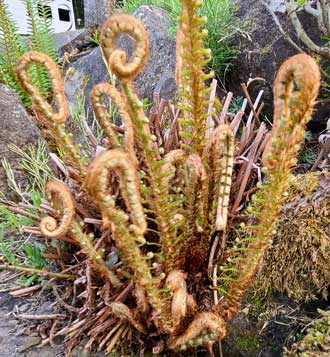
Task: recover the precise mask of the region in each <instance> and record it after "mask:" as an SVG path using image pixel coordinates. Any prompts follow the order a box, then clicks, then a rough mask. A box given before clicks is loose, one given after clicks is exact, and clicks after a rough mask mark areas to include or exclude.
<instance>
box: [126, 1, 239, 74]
mask: <svg viewBox="0 0 330 357" xmlns="http://www.w3.org/2000/svg"><path fill="white" fill-rule="evenodd" d="M122 4H123V5H122V9H123V11H124V12H126V13H132V12H134V11H135V10H136V9H137V8H138V7H139V6H141V5H154V6H158V7H160V8H162V9H164V10H166V11H167V12H168V13H169V16H170V19H171V23H172V32H173V33H174V32H175V31H176V27H177V18H178V16H179V15H180V11H181V1H180V0H124V1H123V2H122ZM199 15H200V16H206V17H207V20H208V21H207V23H206V24H205V28H206V29H207V31H208V35H207V36H206V37H205V40H204V42H205V46H206V47H207V48H210V49H211V50H212V59H211V61H210V62H209V64H208V66H209V67H210V68H211V69H212V70H214V71H215V73H216V75H217V76H220V78H223V76H224V72H225V70H226V69H227V67H228V66H230V63H231V62H232V60H233V59H234V58H235V55H236V50H235V46H234V43H233V39H234V36H235V35H236V34H237V33H238V32H239V31H241V30H240V29H239V27H238V24H237V21H238V20H237V19H235V17H234V15H233V8H232V5H231V1H230V0H205V1H204V2H203V6H202V7H201V8H200V9H199Z"/></svg>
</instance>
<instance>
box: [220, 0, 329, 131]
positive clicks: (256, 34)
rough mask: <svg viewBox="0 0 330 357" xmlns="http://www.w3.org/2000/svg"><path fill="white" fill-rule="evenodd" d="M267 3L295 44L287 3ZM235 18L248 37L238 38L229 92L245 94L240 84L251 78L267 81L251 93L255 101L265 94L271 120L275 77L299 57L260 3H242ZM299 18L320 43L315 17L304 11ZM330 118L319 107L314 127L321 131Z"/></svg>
mask: <svg viewBox="0 0 330 357" xmlns="http://www.w3.org/2000/svg"><path fill="white" fill-rule="evenodd" d="M265 1H266V2H267V3H268V5H269V6H270V8H271V9H272V10H273V11H274V12H275V13H276V16H277V18H278V20H279V22H280V23H281V25H282V26H283V28H284V29H286V30H288V31H289V34H290V36H291V37H292V38H293V39H294V41H297V39H296V36H295V33H294V31H293V29H292V28H291V26H290V22H289V21H288V18H287V13H286V7H285V1H284V0H265ZM236 16H237V17H238V18H239V19H240V20H241V27H242V28H245V30H246V32H247V33H248V34H249V36H246V37H240V38H237V44H238V45H239V48H238V55H237V58H236V60H234V63H233V67H232V71H231V75H230V78H229V80H228V85H227V89H228V90H230V91H233V92H234V94H235V95H242V91H241V86H240V84H241V83H246V82H247V81H248V80H249V78H262V79H264V81H262V80H259V81H255V82H253V84H252V85H251V86H250V87H249V91H250V94H251V96H252V97H253V98H255V97H256V95H257V93H258V92H259V90H261V89H263V90H264V91H265V94H264V102H265V107H264V110H263V113H264V114H266V115H267V117H268V118H270V119H271V118H272V113H273V106H272V103H273V96H272V87H273V81H274V79H275V75H276V73H277V71H278V69H279V67H280V65H281V64H282V63H283V62H284V61H285V60H286V59H287V58H289V57H290V56H292V55H294V54H296V53H297V50H296V49H295V48H293V47H292V46H291V45H290V44H289V43H288V42H287V41H286V40H285V39H284V37H283V35H282V33H281V32H280V31H279V29H278V27H277V26H276V24H275V22H274V20H273V18H272V16H271V15H270V13H269V12H268V11H267V9H266V7H265V6H264V5H263V4H262V2H261V1H260V0H258V1H256V0H244V1H240V2H239V4H238V6H237V12H236ZM299 18H300V20H301V22H302V23H303V26H304V28H305V29H306V30H307V31H308V34H309V35H310V36H311V38H312V39H313V40H314V41H316V42H318V41H319V39H318V37H319V34H320V32H319V30H318V27H317V23H316V21H315V20H314V18H312V16H311V15H309V14H307V13H306V12H305V11H300V12H299ZM298 43H299V42H298ZM299 44H300V43H299ZM300 45H301V44H300ZM329 117H330V110H329V109H327V108H325V107H321V106H319V107H318V110H317V111H315V112H314V116H313V121H312V126H313V125H314V127H315V129H316V130H320V129H322V128H323V127H324V126H325V125H326V122H327V119H328V118H329Z"/></svg>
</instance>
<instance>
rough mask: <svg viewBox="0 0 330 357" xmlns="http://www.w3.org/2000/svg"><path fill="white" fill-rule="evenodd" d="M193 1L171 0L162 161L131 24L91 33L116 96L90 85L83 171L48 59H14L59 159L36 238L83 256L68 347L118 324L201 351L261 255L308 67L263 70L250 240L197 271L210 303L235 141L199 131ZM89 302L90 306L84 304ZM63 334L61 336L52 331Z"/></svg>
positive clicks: (202, 116)
mask: <svg viewBox="0 0 330 357" xmlns="http://www.w3.org/2000/svg"><path fill="white" fill-rule="evenodd" d="M200 6H201V2H200V1H197V0H182V12H181V16H180V19H179V31H178V35H177V41H178V46H177V48H178V52H177V55H178V58H177V79H178V84H179V86H180V93H181V105H180V107H181V115H180V120H179V124H180V127H181V135H180V140H181V141H180V143H179V145H178V147H177V148H176V149H174V150H171V151H169V152H167V153H165V152H164V148H163V147H160V146H159V145H158V143H157V140H156V137H155V136H154V135H153V134H152V132H151V128H150V126H149V118H147V116H146V115H145V113H144V111H143V104H142V102H141V101H140V100H139V99H138V97H137V95H136V93H135V89H134V85H133V80H134V78H135V77H136V76H137V75H138V74H139V72H140V71H141V70H142V68H143V66H144V64H145V63H146V61H147V57H148V50H149V40H148V34H147V32H146V30H145V28H144V26H143V25H142V23H140V22H139V21H138V20H137V19H135V18H134V17H131V16H128V15H120V14H117V15H114V16H112V17H111V18H109V19H108V20H107V21H106V22H105V24H104V26H103V29H102V31H101V36H100V43H101V46H102V48H103V55H104V58H105V60H106V61H107V63H108V67H109V69H110V70H111V71H112V73H113V74H114V75H115V76H116V78H117V79H118V82H119V85H120V90H119V89H117V87H115V86H114V85H112V84H109V83H100V84H98V85H96V86H95V87H94V88H93V90H92V92H91V94H90V95H91V103H92V105H93V109H94V111H95V114H96V117H97V119H98V120H99V122H100V125H101V127H102V129H103V131H104V133H105V135H106V138H107V148H106V149H105V150H103V151H102V152H101V153H99V154H98V155H96V157H95V158H93V160H92V162H91V163H90V164H89V166H87V165H86V158H85V157H84V156H83V153H82V152H81V151H80V148H79V147H77V146H75V145H74V144H73V142H72V136H71V135H70V134H67V133H66V132H65V128H64V123H65V120H66V117H67V104H66V100H65V97H64V91H63V83H62V78H61V75H60V72H59V70H58V68H57V67H56V64H55V63H54V61H53V60H52V59H51V58H50V57H49V56H47V55H45V54H42V53H40V52H35V51H30V52H28V53H26V54H24V55H23V56H22V57H21V58H20V59H19V61H18V66H17V74H18V77H19V81H20V83H21V85H22V87H23V88H24V89H25V90H26V91H27V92H28V93H29V94H30V95H31V98H32V100H33V103H34V106H35V108H36V109H37V111H38V114H39V119H40V120H41V121H42V122H43V123H44V124H45V125H46V127H47V129H48V130H49V131H50V132H52V135H53V137H55V138H56V139H57V140H56V142H57V143H58V145H59V146H60V148H61V150H62V151H63V152H65V154H66V157H65V164H66V167H67V181H68V182H67V184H65V183H64V182H61V181H59V180H51V181H49V182H48V183H47V185H46V188H45V192H46V195H47V197H48V200H49V202H50V203H51V204H52V207H51V208H47V209H46V210H45V211H44V212H45V213H46V215H45V216H44V217H42V219H41V221H40V225H39V229H38V232H39V233H40V234H42V235H43V236H44V237H46V238H48V239H52V240H53V239H63V238H65V239H69V240H70V241H71V242H74V244H76V245H79V246H80V248H81V252H82V253H83V254H84V255H85V256H86V257H87V263H86V264H87V265H86V280H87V283H86V287H87V296H88V298H87V302H86V304H87V305H86V306H85V308H84V309H83V311H82V313H81V314H80V315H79V319H80V321H79V320H78V321H76V324H77V325H78V327H76V326H72V327H70V334H69V338H70V339H69V340H68V348H69V349H70V348H72V347H73V346H74V345H75V344H76V342H77V340H76V339H79V338H80V336H81V335H82V331H85V332H86V334H87V335H88V336H90V340H89V341H88V343H87V345H86V348H90V347H91V346H92V345H93V343H95V342H96V341H100V344H99V347H100V348H101V349H102V348H105V347H106V350H107V352H109V351H111V349H112V348H113V347H114V345H115V344H116V343H117V342H118V340H119V338H120V336H126V334H128V331H131V330H132V328H135V329H136V330H138V331H139V332H140V333H141V334H142V335H144V336H145V339H148V335H149V334H150V333H151V332H152V335H153V336H156V335H157V336H160V340H161V341H162V340H164V339H165V340H166V346H167V348H168V349H170V350H175V351H176V350H186V349H188V348H192V347H196V346H199V345H203V346H209V347H210V348H211V346H212V345H213V343H214V342H215V341H219V340H221V339H222V338H223V337H225V336H226V334H227V323H228V321H229V320H230V319H231V318H232V317H233V316H234V314H235V313H236V312H237V310H238V308H239V306H240V302H241V300H242V297H243V294H244V292H245V291H246V290H247V288H248V287H249V286H250V285H251V284H252V281H253V275H254V273H255V271H256V270H257V269H258V266H259V262H260V260H261V259H262V257H263V254H264V252H265V250H266V248H267V245H268V240H269V237H270V235H271V231H272V229H273V225H274V222H275V221H276V218H277V215H278V212H279V208H280V205H281V202H282V195H283V193H284V192H285V190H286V187H287V181H288V176H289V171H290V168H291V166H293V165H294V164H295V157H296V155H297V153H298V150H299V145H300V143H301V142H302V140H303V137H304V130H305V126H306V123H307V122H308V120H309V118H310V115H311V112H312V108H313V105H314V102H315V100H316V97H317V94H318V89H319V84H320V74H319V69H318V66H317V64H316V62H315V61H314V60H313V59H312V58H310V57H309V56H307V55H297V56H295V57H293V58H291V59H290V60H288V61H287V62H286V63H285V64H284V65H283V66H282V67H281V69H280V71H279V73H278V75H277V78H276V80H275V85H274V97H275V113H274V127H273V131H272V135H271V137H270V140H269V142H268V143H267V145H266V149H265V153H264V163H265V169H264V170H265V174H266V182H265V184H263V185H261V187H260V190H259V192H258V193H257V194H256V195H255V196H254V198H253V200H252V203H251V205H250V207H249V208H248V209H247V212H249V213H250V214H253V218H254V219H253V220H252V221H253V225H251V226H250V227H249V232H250V236H247V237H245V238H244V239H242V240H241V241H239V242H236V244H235V245H231V244H228V245H227V246H225V247H224V248H225V249H224V254H222V255H221V254H219V257H218V260H217V261H216V262H214V261H211V272H213V275H214V276H215V277H216V276H217V275H218V280H217V283H218V285H217V286H215V290H219V291H220V293H221V295H222V298H221V299H220V300H219V296H218V295H216V298H215V300H214V302H212V300H211V296H212V291H210V290H209V279H210V276H209V272H210V270H209V267H208V266H207V258H208V257H209V256H210V255H211V252H210V250H211V251H212V249H213V248H212V249H210V248H211V243H212V241H213V239H215V238H216V237H218V238H219V237H223V236H224V234H225V233H226V231H227V230H228V229H229V227H230V225H228V224H227V220H228V206H229V194H230V186H231V181H232V169H233V155H234V150H235V141H234V136H233V132H232V129H231V127H230V126H229V125H228V124H220V125H217V127H216V128H215V129H214V130H212V133H211V134H209V133H208V130H207V129H208V128H207V126H206V118H207V117H208V116H209V113H207V111H206V107H207V105H208V104H209V102H208V101H207V100H206V97H207V94H208V93H209V91H210V89H209V88H207V87H206V86H205V83H204V82H205V80H206V79H207V78H209V77H210V75H206V74H204V72H203V68H204V66H205V64H206V63H208V61H209V60H210V51H209V50H207V49H204V47H203V39H204V38H205V36H206V32H205V31H204V30H202V26H203V24H204V23H205V18H202V17H200V16H199V15H198V13H199V12H198V9H199V7H200ZM122 33H126V34H129V35H130V36H131V37H132V38H133V40H134V42H135V46H134V50H133V54H132V56H131V57H130V59H129V60H128V59H127V57H126V53H125V52H123V51H122V50H119V49H117V48H116V45H115V43H116V38H117V36H119V35H120V34H122ZM36 63H37V64H42V65H44V66H45V69H46V70H47V72H48V75H49V77H50V79H51V81H52V86H53V93H54V98H55V102H56V103H54V105H51V104H50V103H49V102H48V101H47V100H46V99H45V98H44V97H43V96H42V95H41V91H40V88H38V87H36V86H35V85H34V84H33V80H32V77H31V74H30V72H29V69H30V67H31V66H32V65H33V64H36ZM108 100H111V102H112V103H113V104H114V105H115V106H116V107H117V109H118V113H119V115H120V116H121V118H122V122H123V124H124V130H120V131H118V128H117V127H115V126H114V125H113V124H112V123H111V120H110V118H109V113H108V111H107V102H108ZM91 217H93V218H91ZM112 240H113V241H114V243H112ZM114 250H117V251H119V254H120V257H121V260H122V261H121V263H120V265H119V266H117V267H116V266H115V265H113V264H112V265H110V267H111V268H109V267H108V265H109V257H110V256H112V255H111V254H112V252H113V251H114ZM217 266H219V270H218V269H217ZM79 271H81V267H79ZM92 271H94V272H97V273H98V277H99V280H101V281H102V282H100V283H99V293H98V294H95V293H94V290H95V287H94V284H93V287H92V281H96V280H97V279H96V277H95V275H94V278H93V274H92ZM130 292H133V294H130ZM96 295H97V296H98V297H99V298H100V299H101V301H100V300H97V301H96ZM205 300H206V302H205ZM82 325H84V326H83V327H81V326H82ZM105 329H108V330H107V333H106V335H104V336H103V335H102V334H103V333H104V330H105ZM75 331H76V332H75ZM66 332H68V330H67V329H61V330H60V331H59V332H58V333H59V334H61V333H66ZM52 333H53V336H56V334H54V333H55V332H54V331H52ZM100 335H101V336H103V337H100V338H99V336H100ZM159 349H161V343H160V344H159V345H157V346H154V352H155V353H156V351H159Z"/></svg>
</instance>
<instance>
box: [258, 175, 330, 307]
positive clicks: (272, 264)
mask: <svg viewBox="0 0 330 357" xmlns="http://www.w3.org/2000/svg"><path fill="white" fill-rule="evenodd" d="M286 196H287V197H286V200H285V203H284V206H283V208H282V211H281V214H280V217H279V220H278V223H277V225H276V228H275V234H274V236H273V237H272V241H273V244H272V246H271V247H270V248H269V250H268V252H267V253H266V256H265V258H264V262H263V270H262V273H261V274H260V276H259V278H258V281H257V283H256V286H255V288H256V291H257V293H258V294H259V295H260V296H267V295H269V294H270V293H272V292H273V291H279V292H283V293H285V294H287V295H288V296H289V297H291V298H292V299H294V300H295V301H297V302H303V301H306V302H307V301H310V300H313V299H316V298H317V297H319V296H320V295H322V297H323V298H326V297H327V294H328V287H329V285H330V264H329V262H330V224H329V223H330V174H329V173H326V172H324V173H308V174H303V175H297V176H292V178H291V182H290V187H289V190H288V192H287V195H286Z"/></svg>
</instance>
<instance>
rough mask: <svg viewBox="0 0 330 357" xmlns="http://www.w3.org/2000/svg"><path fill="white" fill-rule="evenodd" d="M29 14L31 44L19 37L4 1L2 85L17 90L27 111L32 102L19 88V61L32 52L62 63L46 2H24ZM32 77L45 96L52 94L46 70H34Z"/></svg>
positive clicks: (1, 6)
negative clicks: (26, 53)
mask: <svg viewBox="0 0 330 357" xmlns="http://www.w3.org/2000/svg"><path fill="white" fill-rule="evenodd" d="M24 1H25V7H26V12H27V14H28V16H27V18H28V27H29V30H30V32H31V36H30V37H29V41H28V44H27V43H26V41H24V39H23V37H22V36H20V35H19V34H17V28H16V26H15V23H14V21H13V20H12V19H11V17H10V13H9V11H8V7H7V6H6V4H5V2H4V0H1V1H0V47H1V53H2V54H3V55H2V56H1V60H0V81H1V82H2V83H4V84H6V85H8V86H9V87H10V88H12V89H14V90H15V91H16V92H17V93H18V94H19V95H20V97H21V99H22V101H23V104H24V105H25V106H26V107H29V106H30V105H31V101H30V99H29V97H28V96H27V95H26V93H25V92H24V91H23V90H22V88H21V87H20V86H19V84H18V78H17V74H16V71H15V68H16V65H17V60H18V58H19V57H20V56H21V55H23V54H24V53H25V52H27V51H28V50H29V49H32V50H36V51H41V52H43V53H46V54H48V55H49V56H50V57H51V58H52V59H53V60H54V61H56V62H57V61H58V57H57V53H56V50H55V46H54V42H53V38H52V29H51V26H50V21H49V19H48V18H47V6H45V5H46V3H47V2H46V0H41V1H38V2H35V1H31V0H24ZM30 70H31V75H32V78H33V83H34V84H35V85H36V86H38V87H39V88H41V90H42V93H43V95H49V94H51V82H50V80H49V78H48V76H47V72H45V70H44V69H43V67H40V66H39V67H38V66H32V67H31V69H30Z"/></svg>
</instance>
